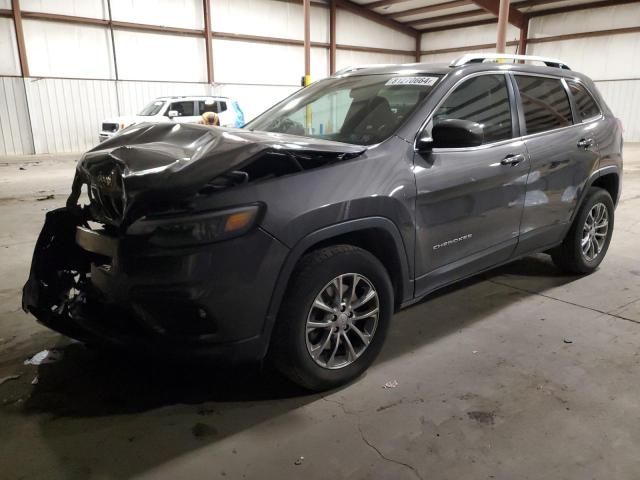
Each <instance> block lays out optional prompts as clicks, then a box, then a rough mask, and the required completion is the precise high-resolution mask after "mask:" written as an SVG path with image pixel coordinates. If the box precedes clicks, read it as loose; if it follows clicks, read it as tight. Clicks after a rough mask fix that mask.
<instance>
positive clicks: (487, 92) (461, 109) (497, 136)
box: [433, 75, 512, 143]
mask: <svg viewBox="0 0 640 480" xmlns="http://www.w3.org/2000/svg"><path fill="white" fill-rule="evenodd" d="M452 118H453V119H458V120H468V121H471V122H475V123H479V124H481V125H483V127H484V143H492V142H497V141H500V140H507V139H509V138H511V136H512V135H511V133H512V131H511V106H510V104H509V92H508V91H507V83H506V79H505V77H504V75H480V76H478V77H473V78H471V79H469V80H467V81H465V82H464V83H462V84H461V85H460V86H458V87H457V88H456V89H455V90H454V91H453V92H452V93H451V95H449V96H448V97H447V98H446V100H445V101H444V102H443V103H442V105H441V106H440V108H438V110H437V111H436V113H435V114H434V115H433V124H434V125H435V124H437V123H438V122H440V121H442V120H446V119H452Z"/></svg>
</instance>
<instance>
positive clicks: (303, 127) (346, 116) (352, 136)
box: [247, 74, 440, 145]
mask: <svg viewBox="0 0 640 480" xmlns="http://www.w3.org/2000/svg"><path fill="white" fill-rule="evenodd" d="M439 79H440V77H439V76H427V75H420V76H415V75H414V76H405V75H402V76H399V75H391V74H388V75H363V76H354V77H346V78H330V79H326V80H322V81H320V82H318V83H316V84H314V85H312V86H310V87H308V88H305V89H303V90H301V91H300V92H298V93H296V94H295V95H293V96H292V97H290V98H289V99H287V100H286V101H284V102H283V103H281V104H278V105H276V106H275V107H273V108H271V109H270V110H267V111H266V112H265V113H263V114H262V115H261V116H259V117H258V118H256V119H255V120H254V121H252V122H250V123H249V124H248V125H247V128H248V129H250V130H262V131H266V132H276V133H287V134H292V135H301V136H307V137H314V138H321V139H326V140H334V141H338V142H345V143H353V144H358V145H373V144H374V143H379V142H381V141H383V140H385V139H387V138H388V137H390V136H391V135H392V134H393V133H394V132H395V131H396V130H397V129H398V127H399V126H400V125H401V124H402V122H403V121H404V120H405V119H407V118H408V116H409V115H410V114H411V113H412V112H413V111H414V110H415V108H416V107H417V106H418V105H419V104H420V103H421V102H422V100H424V99H425V98H426V97H427V95H428V94H429V93H430V92H431V90H432V89H433V86H434V85H435V84H436V83H437V81H438V80H439Z"/></svg>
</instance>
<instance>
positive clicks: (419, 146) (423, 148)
mask: <svg viewBox="0 0 640 480" xmlns="http://www.w3.org/2000/svg"><path fill="white" fill-rule="evenodd" d="M432 149H433V138H431V137H430V136H428V135H427V134H424V133H423V134H422V136H421V137H419V138H418V139H417V140H416V150H417V151H418V152H420V153H429V152H430V151H431V150H432Z"/></svg>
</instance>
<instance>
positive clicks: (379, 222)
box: [263, 217, 413, 344]
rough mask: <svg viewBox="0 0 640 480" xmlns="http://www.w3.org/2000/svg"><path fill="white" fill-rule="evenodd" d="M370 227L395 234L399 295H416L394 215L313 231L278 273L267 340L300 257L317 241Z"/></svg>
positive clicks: (266, 334)
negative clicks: (400, 285) (398, 262)
mask: <svg viewBox="0 0 640 480" xmlns="http://www.w3.org/2000/svg"><path fill="white" fill-rule="evenodd" d="M367 229H380V230H384V231H385V232H386V233H388V234H389V235H390V236H391V238H392V239H393V243H394V245H395V247H396V249H397V253H398V258H399V260H400V270H401V272H400V274H401V279H400V281H401V284H402V292H403V295H402V298H400V299H399V300H400V303H404V302H406V301H407V300H410V299H411V298H413V281H412V277H411V276H410V268H409V267H410V262H409V256H408V252H407V249H406V248H405V245H404V242H403V240H402V236H401V235H400V231H399V230H398V227H397V226H396V225H395V224H394V223H393V222H392V221H391V220H390V219H388V218H385V217H366V218H358V219H355V220H348V221H345V222H342V223H338V224H334V225H330V226H327V227H324V228H321V229H319V230H316V231H314V232H312V233H309V234H308V235H306V236H305V237H303V238H302V239H301V240H300V241H298V242H297V243H296V245H295V246H294V247H293V248H292V249H291V251H290V252H289V255H288V256H287V258H286V260H285V262H284V263H283V265H282V268H281V270H280V273H279V275H278V279H277V281H276V286H275V288H274V290H273V294H272V296H271V303H270V305H269V310H268V312H267V316H266V319H265V325H264V331H263V338H264V339H265V340H266V342H267V344H268V343H269V339H270V338H271V332H272V331H273V326H274V324H275V321H276V316H277V314H278V310H279V308H280V304H281V302H282V298H283V297H284V294H285V291H286V289H287V285H288V283H289V279H290V278H291V274H292V273H293V269H294V268H295V266H296V264H297V263H298V261H299V260H300V258H302V256H303V255H304V253H305V252H307V251H308V250H309V249H310V248H312V247H313V246H314V245H317V244H319V243H321V242H324V241H326V240H329V239H331V238H335V237H339V236H341V235H345V234H348V233H354V232H358V231H361V230H367Z"/></svg>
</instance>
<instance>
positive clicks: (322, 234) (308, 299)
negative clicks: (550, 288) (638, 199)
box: [23, 54, 622, 390]
mask: <svg viewBox="0 0 640 480" xmlns="http://www.w3.org/2000/svg"><path fill="white" fill-rule="evenodd" d="M505 59H509V60H512V61H513V63H504V62H505ZM515 61H519V62H520V63H515ZM532 62H533V63H543V64H544V65H543V66H540V65H532V64H531V63H532ZM621 130H622V129H621V125H620V122H619V121H618V120H617V119H616V118H615V117H614V115H613V114H612V112H611V110H610V109H609V108H608V107H607V105H606V103H605V102H604V100H603V98H602V96H601V95H600V94H599V93H598V91H597V89H596V88H595V86H594V84H593V82H592V81H591V80H590V79H589V78H587V77H586V76H585V75H582V74H580V73H577V72H574V71H572V70H570V69H569V68H568V67H567V66H566V65H564V64H563V63H562V62H560V61H557V60H552V59H544V58H542V59H541V58H537V57H520V56H508V55H499V56H496V55H491V54H482V55H480V54H475V55H466V56H463V57H461V58H459V59H458V60H456V61H454V62H453V63H452V64H450V65H432V64H411V65H396V66H378V67H370V68H353V69H346V70H343V71H341V72H339V73H338V74H336V75H334V76H332V77H331V78H327V79H324V80H321V81H318V82H316V83H315V84H313V85H311V86H309V87H308V88H304V89H302V90H300V91H299V92H297V93H295V94H293V95H292V96H291V97H289V98H287V99H285V100H284V101H282V102H280V103H279V104H277V105H275V106H274V107H272V108H271V109H269V110H268V111H266V112H265V113H263V114H262V115H260V116H259V117H257V118H256V119H254V120H253V121H252V122H250V123H249V124H248V125H246V126H245V127H244V128H243V129H231V128H209V127H206V126H199V125H188V124H138V125H134V126H131V127H129V128H126V129H124V130H123V131H122V132H119V133H118V134H117V135H115V136H113V137H112V138H110V139H108V140H106V141H104V142H103V143H101V144H100V145H98V146H97V147H95V148H93V149H92V150H90V151H88V152H87V153H86V154H84V155H83V156H82V158H81V159H80V160H79V162H78V165H77V169H76V175H75V179H74V181H73V185H72V192H71V195H70V197H69V199H68V201H67V206H66V207H65V208H61V209H58V210H54V211H51V212H49V213H47V217H46V221H45V224H44V227H43V230H42V232H41V234H40V236H39V238H38V241H37V244H36V247H35V252H34V258H33V262H32V267H31V272H30V277H29V280H28V281H27V284H26V285H25V288H24V292H23V308H24V309H25V311H28V312H31V313H32V314H33V315H35V316H36V317H37V319H38V320H39V321H40V322H41V323H43V324H44V325H46V326H48V327H50V328H52V329H54V330H57V331H58V332H61V333H63V334H65V335H68V336H70V337H74V338H77V339H80V340H82V341H86V342H93V343H103V344H108V345H113V346H119V347H124V348H137V349H140V348H143V349H149V350H152V351H162V352H167V353H169V354H175V355H184V354H186V355H194V354H197V355H198V354H205V355H209V356H213V357H215V358H224V359H226V360H230V361H235V362H240V361H248V360H261V359H263V358H269V359H272V360H273V361H274V362H275V364H276V365H277V366H279V368H280V369H281V370H282V371H283V372H284V373H285V374H287V375H288V376H289V377H290V378H291V379H293V380H294V381H296V382H298V383H299V384H301V385H303V386H305V387H307V388H309V389H313V390H321V389H327V388H331V387H334V386H337V385H340V384H343V383H345V382H348V381H349V380H351V379H354V378H355V377H357V376H358V375H360V374H361V373H362V372H363V371H364V370H365V369H366V368H367V367H368V366H369V365H370V364H371V363H372V362H373V360H374V358H375V357H376V355H377V354H378V352H379V351H380V349H381V348H382V345H383V342H384V339H385V335H386V333H387V330H388V327H389V322H390V321H391V318H392V315H393V312H394V311H397V310H398V309H400V308H403V307H406V306H409V305H410V304H412V303H414V302H416V301H417V300H419V299H421V298H423V297H424V296H426V295H427V294H429V293H430V292H433V291H434V290H436V289H438V288H440V287H443V286H445V285H448V284H450V283H452V282H455V281H458V280H460V279H463V278H465V277H469V276H471V275H474V274H477V273H478V272H481V271H484V270H487V269H490V268H493V267H496V266H497V265H501V264H504V263H506V262H509V261H512V260H514V259H516V258H519V257H522V256H525V255H530V254H532V253H536V252H547V253H549V254H550V255H551V257H552V259H553V261H554V262H555V263H556V264H557V265H558V266H559V267H560V268H562V269H563V270H565V271H569V272H573V273H577V274H586V273H590V272H593V271H594V270H595V269H596V268H597V267H598V265H599V264H600V262H601V261H602V259H603V258H604V256H605V254H606V252H607V248H608V246H609V241H610V239H611V234H612V231H613V220H614V207H615V205H616V202H617V200H618V197H619V195H620V176H621V171H622V132H621ZM83 189H86V190H83ZM83 192H84V193H83ZM85 194H86V197H84V196H83V195H85ZM82 198H87V200H84V201H81V200H80V199H82ZM80 204H82V205H80Z"/></svg>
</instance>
